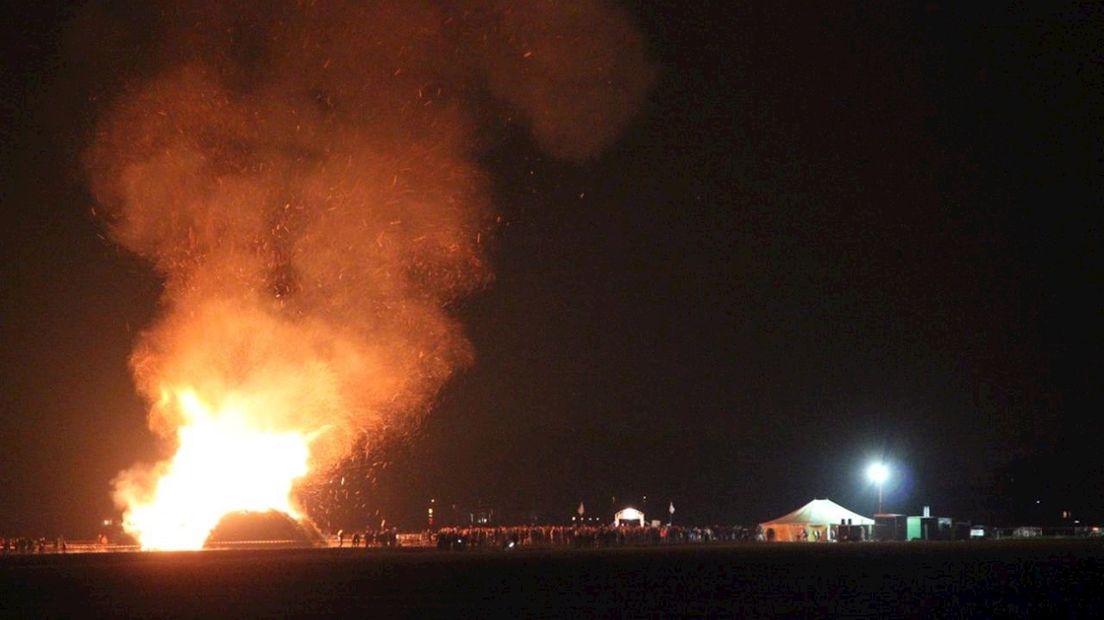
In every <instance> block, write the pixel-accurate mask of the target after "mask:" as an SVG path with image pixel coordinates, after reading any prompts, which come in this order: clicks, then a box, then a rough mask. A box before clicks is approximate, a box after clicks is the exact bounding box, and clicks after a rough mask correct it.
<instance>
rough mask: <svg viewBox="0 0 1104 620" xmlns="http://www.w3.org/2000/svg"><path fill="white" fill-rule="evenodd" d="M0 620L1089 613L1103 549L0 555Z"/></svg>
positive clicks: (981, 545)
mask: <svg viewBox="0 0 1104 620" xmlns="http://www.w3.org/2000/svg"><path fill="white" fill-rule="evenodd" d="M0 584H2V585H0V615H2V616H4V617H36V618H37V617H74V616H79V617H85V616H113V617H119V616H125V617H179V616H186V617H195V616H204V617H210V616H218V617H227V616H230V617H242V616H248V617H254V616H263V617H301V616H307V615H325V616H333V615H339V616H353V615H357V616H370V617H378V618H393V617H418V618H425V617H460V618H471V617H489V616H494V617H639V616H651V617H671V616H724V617H752V616H805V617H808V616H814V617H824V616H831V617H848V616H852V617H853V616H867V617H889V616H895V617H925V618H943V617H1006V616H1035V617H1055V616H1057V617H1093V618H1095V617H1101V615H1102V614H1104V542H1101V541H1096V540H1030V541H1001V542H972V543H926V544H925V543H883V544H852V545H848V544H833V545H826V544H805V545H801V544H790V545H785V544H781V545H766V544H758V545H755V544H748V545H733V546H699V547H668V548H632V549H624V548H623V549H609V550H581V551H580V550H551V551H536V550H515V551H508V552H506V551H503V552H451V553H450V552H440V551H436V550H415V549H410V550H397V551H387V552H384V551H378V550H371V551H366V550H364V549H358V550H354V549H308V550H256V551H254V550H236V551H205V552H195V553H89V554H69V555H27V556H18V555H8V556H3V557H0Z"/></svg>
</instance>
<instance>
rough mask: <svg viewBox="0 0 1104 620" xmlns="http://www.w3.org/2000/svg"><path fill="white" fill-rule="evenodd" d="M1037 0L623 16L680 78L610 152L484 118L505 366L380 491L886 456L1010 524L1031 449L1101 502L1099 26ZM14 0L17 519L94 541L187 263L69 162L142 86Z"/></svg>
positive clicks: (2, 149) (1, 136) (415, 448)
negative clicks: (175, 260)
mask: <svg viewBox="0 0 1104 620" xmlns="http://www.w3.org/2000/svg"><path fill="white" fill-rule="evenodd" d="M1043 4H1044V5H1041V6H1036V7H1029V8H1025V7H1013V8H1001V9H985V10H983V9H980V8H974V7H963V6H958V5H957V4H953V5H952V4H941V3H935V2H926V3H917V4H913V3H894V4H889V3H878V4H877V5H876V6H872V5H869V4H853V5H852V4H846V5H844V4H839V3H833V4H832V5H831V6H826V7H821V8H809V7H807V6H805V3H792V4H787V3H777V2H764V3H751V4H747V5H736V4H735V3H729V2H714V3H702V4H701V6H698V7H692V6H689V5H688V4H687V3H684V2H642V3H640V4H639V5H635V4H633V5H628V7H627V8H628V9H629V11H630V12H631V13H632V14H633V15H634V17H635V19H636V20H637V22H638V25H639V27H640V28H641V30H642V31H643V32H644V33H645V36H646V39H647V41H648V45H649V50H650V53H651V55H652V59H653V60H654V61H655V62H656V63H657V64H658V65H659V66H660V71H661V72H660V77H659V79H658V82H657V84H656V86H655V88H654V90H653V92H652V94H651V96H650V98H649V100H648V103H647V105H646V107H645V109H644V110H643V112H642V114H641V115H640V117H639V118H638V119H637V121H636V123H635V124H634V125H633V126H632V127H630V129H629V130H628V131H627V132H626V133H625V135H623V136H622V139H621V140H620V141H619V142H618V143H617V144H616V145H614V146H613V147H612V148H611V149H610V150H608V151H607V152H606V153H605V154H604V155H603V156H602V157H600V158H599V159H597V160H595V161H592V162H589V163H585V164H581V165H580V164H566V163H562V162H555V161H553V160H550V159H549V158H547V157H544V156H542V155H541V153H540V150H539V149H538V148H537V147H536V146H535V145H533V144H532V143H531V142H530V141H529V139H528V138H527V137H526V136H525V135H523V134H522V132H520V131H517V132H515V131H513V130H511V128H510V127H509V126H507V125H506V124H502V125H501V126H500V127H497V128H492V129H491V131H492V132H493V133H494V134H495V135H496V136H497V139H496V140H494V141H493V142H492V144H493V146H492V147H491V148H490V150H489V151H488V152H487V153H486V154H485V156H484V160H485V163H486V164H487V166H488V168H489V170H490V172H491V174H492V180H493V193H494V196H495V200H496V207H495V208H496V210H497V211H498V212H499V213H501V215H502V216H503V220H504V222H505V223H504V225H503V226H502V227H501V228H500V229H499V231H498V233H497V238H496V239H495V243H494V246H493V248H492V250H491V260H492V264H493V266H494V271H495V274H496V279H495V282H494V284H493V286H491V287H490V288H488V289H487V290H486V291H484V292H482V293H479V294H477V295H475V296H474V297H472V298H469V299H467V300H466V301H464V302H463V303H462V304H461V305H460V306H459V307H457V308H456V312H457V314H458V315H459V316H460V317H461V319H462V320H463V322H464V323H465V324H466V325H467V329H468V333H469V336H470V338H471V339H472V341H473V343H474V345H475V349H476V353H477V361H476V364H475V366H474V367H473V368H471V369H470V370H468V371H466V372H464V373H463V374H462V375H460V376H458V377H457V378H456V379H455V380H453V381H452V382H451V383H450V384H449V385H448V386H447V387H446V388H445V390H444V391H443V393H442V394H441V396H440V398H439V401H438V403H437V405H436V408H435V411H434V413H433V414H432V415H431V416H430V417H429V418H428V421H427V422H426V424H425V426H424V428H423V429H422V430H421V432H420V433H419V434H417V435H416V436H415V437H414V438H413V439H411V440H410V441H409V442H408V443H407V444H406V445H404V446H401V447H397V448H395V449H394V451H393V453H392V454H390V455H388V460H389V461H390V465H389V467H388V468H387V469H386V471H385V472H380V473H379V476H378V477H377V479H378V481H379V482H378V485H377V487H376V488H375V492H377V493H378V496H379V499H378V506H379V507H381V509H382V510H383V511H384V512H386V513H389V514H392V515H393V516H394V518H395V519H403V518H407V519H411V520H412V519H414V518H415V517H416V515H417V514H418V511H419V510H420V509H421V506H423V505H424V502H425V501H426V499H427V498H429V497H437V498H441V500H440V501H444V502H457V503H459V504H462V505H468V504H472V503H475V502H479V501H481V502H485V503H487V504H489V505H492V506H496V507H498V508H499V509H500V510H513V509H517V510H521V509H530V508H532V509H538V510H542V511H544V512H545V513H547V514H556V515H557V516H562V515H559V514H558V513H556V512H555V511H559V512H561V513H563V515H566V514H569V512H570V511H571V510H572V509H573V508H574V506H575V505H576V504H577V502H578V501H579V500H580V499H582V500H586V501H587V505H588V507H592V510H593V511H594V512H595V513H596V514H598V513H601V514H604V511H605V510H606V509H607V508H608V507H609V505H610V498H611V497H617V498H618V500H617V501H618V502H637V503H639V498H640V497H641V496H642V495H647V496H648V498H649V507H652V508H657V507H661V506H662V507H665V506H666V503H667V501H668V500H671V499H673V500H674V502H675V504H676V506H677V507H678V510H679V513H678V516H680V517H684V518H685V519H686V520H688V521H695V520H697V521H706V520H708V521H726V522H756V521H759V520H764V519H766V518H770V517H773V516H777V515H778V514H781V513H783V512H786V511H789V510H791V509H793V508H794V507H796V506H797V505H799V504H801V503H804V502H805V501H807V500H808V499H811V498H812V497H831V498H833V499H835V500H836V501H839V502H841V503H844V504H845V505H848V506H849V507H851V508H853V509H856V510H858V511H860V512H865V513H870V512H873V510H874V507H875V504H876V492H875V491H874V490H873V489H872V488H871V487H870V485H869V484H867V483H866V482H865V481H864V480H863V477H862V468H863V466H864V464H865V463H866V462H867V461H868V460H870V459H871V458H874V457H877V456H880V455H884V456H885V458H886V459H888V460H889V461H890V462H891V463H893V464H894V468H895V477H894V479H893V480H891V482H890V483H888V484H887V487H886V504H887V508H891V509H895V510H900V511H904V512H912V511H915V510H918V509H919V507H920V506H921V505H922V504H931V505H932V506H933V508H934V509H935V511H936V512H937V513H940V514H948V513H949V514H954V515H956V516H962V517H974V518H979V519H986V518H989V517H990V516H992V515H991V512H990V511H991V510H993V506H994V500H993V497H992V496H993V495H995V494H996V493H998V492H1004V491H1006V490H1007V489H1006V488H1005V487H1004V486H1002V484H1003V483H1002V479H1003V478H1008V477H1009V473H1008V472H1010V471H1019V470H1022V469H1024V468H1025V467H1026V468H1028V469H1030V470H1031V471H1032V472H1033V473H1034V474H1035V475H1036V476H1037V477H1038V478H1039V479H1040V480H1044V481H1047V484H1046V486H1047V487H1048V489H1049V490H1048V493H1050V495H1048V496H1047V502H1048V503H1049V502H1054V501H1059V500H1060V501H1064V502H1066V503H1072V504H1073V505H1074V506H1077V509H1078V510H1082V509H1084V510H1092V509H1100V508H1101V506H1100V500H1099V498H1098V497H1096V496H1095V495H1098V494H1094V492H1091V489H1090V490H1085V489H1084V481H1091V480H1094V479H1095V480H1100V479H1101V476H1104V458H1102V457H1101V455H1100V450H1099V445H1100V442H1101V441H1102V440H1104V423H1102V422H1101V419H1100V416H1099V412H1100V411H1101V405H1102V404H1104V403H1102V398H1101V389H1100V381H1099V378H1100V377H1101V376H1104V373H1102V372H1101V370H1102V369H1101V363H1100V355H1099V349H1100V347H1099V343H1100V337H1099V335H1098V334H1100V333H1102V329H1101V327H1102V326H1101V309H1102V307H1101V296H1100V293H1099V291H1100V285H1101V273H1104V272H1102V267H1104V265H1101V257H1100V226H1101V209H1100V207H1101V206H1102V205H1101V199H1100V196H1101V195H1102V190H1104V187H1102V185H1104V183H1102V179H1104V174H1102V172H1104V170H1102V166H1101V157H1102V153H1104V149H1102V146H1104V144H1102V135H1104V134H1102V129H1104V125H1102V123H1101V110H1104V105H1102V104H1104V101H1102V100H1101V99H1102V93H1104V79H1102V77H1104V76H1102V67H1104V64H1102V60H1104V58H1102V50H1101V47H1100V45H1099V43H1098V41H1099V40H1100V37H1099V32H1100V31H1101V28H1102V27H1104V13H1102V11H1101V9H1100V8H1099V7H1087V6H1081V7H1077V8H1075V7H1074V6H1073V5H1066V4H1062V3H1043ZM5 12H6V13H7V14H8V16H9V17H8V19H7V20H6V25H5V26H4V32H3V41H4V43H3V46H4V49H3V55H2V63H3V64H2V71H3V73H2V78H0V79H2V94H0V204H2V205H3V213H4V220H3V226H0V534H3V533H35V534H38V533H43V534H48V533H52V532H55V531H62V532H71V533H74V534H77V533H84V532H87V531H90V530H91V529H93V528H94V527H95V524H96V523H97V522H98V521H99V520H100V519H102V518H104V517H105V516H108V515H110V514H111V513H112V510H113V509H112V506H111V501H110V496H109V492H110V481H111V479H112V478H113V477H114V475H115V474H116V473H117V472H119V471H120V470H121V469H123V468H125V467H127V466H129V465H131V464H132V463H134V462H135V461H137V460H142V459H149V458H152V457H154V456H155V455H156V446H155V444H154V440H153V438H152V436H151V435H150V434H149V432H148V431H147V430H146V427H145V422H144V416H145V408H144V405H143V403H142V401H141V399H140V398H139V397H138V396H137V395H136V394H135V392H134V389H133V386H132V384H131V379H130V376H129V372H128V368H127V357H128V354H129V351H130V348H131V345H132V344H133V341H134V339H135V337H136V335H137V333H138V331H139V330H140V329H141V328H142V327H143V326H146V325H148V324H149V323H150V322H151V321H152V320H153V318H154V317H155V316H156V311H157V297H158V295H159V292H160V283H159V281H158V278H157V277H156V275H155V274H154V273H153V272H152V271H151V270H150V269H149V268H148V267H147V266H146V264H145V263H144V262H143V261H141V260H139V259H137V258H134V257H132V256H130V255H128V254H127V253H126V252H125V251H124V250H121V249H119V248H117V247H116V246H114V245H113V244H112V243H111V242H109V241H108V240H106V236H107V235H106V231H105V230H104V228H103V225H102V223H101V222H98V221H97V220H96V219H95V218H93V217H92V215H91V213H90V207H91V206H92V200H91V198H90V197H89V195H88V191H87V189H86V188H85V186H84V182H83V180H82V179H81V176H80V174H79V170H78V166H77V163H76V156H77V154H78V153H79V152H80V150H81V149H82V148H84V146H85V145H86V144H87V141H88V140H89V135H88V130H89V127H90V123H91V121H92V119H93V118H94V115H95V113H96V111H97V109H98V106H99V105H100V100H99V99H98V97H99V96H100V95H102V92H101V91H102V90H103V89H104V88H105V85H110V84H112V83H114V82H116V81H117V80H118V79H119V76H117V75H108V74H105V75H103V76H80V79H74V78H73V76H72V72H71V64H72V63H71V62H70V60H71V59H67V58H65V55H64V53H63V52H62V51H61V50H62V42H63V40H64V38H65V36H66V35H65V32H66V30H65V28H66V22H67V20H69V19H70V18H71V17H72V15H73V14H74V12H75V9H73V8H72V7H70V6H68V5H67V4H65V3H60V4H59V3H50V2H45V3H27V4H26V5H20V6H17V7H11V8H9V9H8V10H6V11H5ZM1017 468H1019V470H1018V469H1017ZM1089 486H1090V487H1091V486H1092V485H1091V484H1090V485H1089ZM1020 491H1022V489H1020ZM998 503H999V502H998ZM1082 507H1083V508H1082ZM412 515H413V516H412Z"/></svg>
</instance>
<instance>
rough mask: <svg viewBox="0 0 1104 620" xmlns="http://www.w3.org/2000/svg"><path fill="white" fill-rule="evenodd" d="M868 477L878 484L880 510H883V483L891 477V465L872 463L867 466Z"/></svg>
mask: <svg viewBox="0 0 1104 620" xmlns="http://www.w3.org/2000/svg"><path fill="white" fill-rule="evenodd" d="M866 477H867V478H869V479H870V481H871V482H873V483H874V484H876V485H878V512H879V513H881V512H882V485H884V484H885V481H886V478H889V467H886V464H885V463H881V462H878V463H871V464H870V466H869V467H867V468H866Z"/></svg>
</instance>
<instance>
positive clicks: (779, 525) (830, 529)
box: [759, 499, 874, 542]
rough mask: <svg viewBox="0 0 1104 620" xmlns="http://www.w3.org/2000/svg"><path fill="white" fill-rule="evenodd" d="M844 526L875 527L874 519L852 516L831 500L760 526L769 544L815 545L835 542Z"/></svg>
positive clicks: (815, 500)
mask: <svg viewBox="0 0 1104 620" xmlns="http://www.w3.org/2000/svg"><path fill="white" fill-rule="evenodd" d="M840 525H865V526H873V525H874V519H870V518H867V517H864V516H862V515H861V514H859V513H857V512H851V511H850V510H848V509H846V508H844V507H843V506H840V505H839V504H837V503H835V502H833V501H832V500H830V499H814V500H813V501H811V502H809V503H808V504H805V505H804V506H802V507H801V508H798V509H797V510H795V511H793V512H791V513H789V514H784V515H782V516H781V517H778V518H777V519H773V520H771V521H766V522H764V523H760V524H759V527H760V528H762V530H763V537H764V538H765V539H766V540H768V541H786V542H792V541H809V542H814V541H829V540H835V539H836V529H837V527H838V526H840ZM868 533H869V532H868Z"/></svg>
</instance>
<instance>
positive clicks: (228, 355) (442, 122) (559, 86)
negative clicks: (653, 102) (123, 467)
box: [83, 0, 653, 525]
mask: <svg viewBox="0 0 1104 620" xmlns="http://www.w3.org/2000/svg"><path fill="white" fill-rule="evenodd" d="M133 8H134V11H133V15H131V14H130V13H128V12H127V11H117V12H116V13H115V16H114V17H111V16H109V15H106V14H92V13H90V14H89V16H86V17H85V18H84V22H83V26H84V27H92V25H95V26H99V27H101V28H103V30H104V31H105V32H112V33H120V32H121V33H124V35H125V36H122V37H120V36H116V37H115V40H117V41H127V42H131V43H133V42H134V41H139V42H141V45H138V46H137V47H135V46H133V45H132V46H121V47H120V49H119V50H117V51H116V52H114V53H115V57H114V59H112V58H110V56H111V53H108V54H107V56H108V57H109V58H108V61H109V62H112V63H116V62H117V63H119V64H121V65H123V66H128V63H129V66H132V67H133V70H132V74H131V76H130V77H129V78H128V80H129V81H128V82H127V86H126V88H124V89H123V92H122V93H120V94H118V96H117V97H116V98H115V99H114V100H113V101H112V102H110V104H109V105H108V106H107V108H106V109H105V111H104V112H103V114H102V115H101V116H100V119H99V122H98V124H97V127H96V134H95V137H94V140H93V143H92V144H91V146H90V147H89V148H88V150H87V152H86V157H85V161H86V170H87V174H88V178H89V180H90V185H91V188H92V191H93V194H94V196H95V199H96V201H97V202H98V203H99V205H101V208H100V211H101V212H103V213H105V215H104V217H105V218H106V220H107V222H108V224H109V227H110V230H111V232H112V234H113V237H114V239H115V240H116V241H117V242H118V243H119V244H121V245H122V246H124V247H126V248H127V249H129V250H131V251H133V252H135V253H137V254H139V255H141V256H144V257H146V258H148V259H149V260H150V261H152V262H153V264H154V265H155V267H156V269H157V270H158V272H159V273H160V274H161V275H162V276H163V277H164V281H165V289H164V296H163V300H162V303H163V314H162V316H161V318H160V319H159V320H158V321H157V323H156V324H154V325H153V326H152V327H151V328H149V329H148V330H147V331H146V332H144V333H143V334H142V336H141V338H140V339H139V342H138V343H137V346H136V349H135V351H134V354H133V357H132V367H133V370H134V376H135V380H136V383H137V385H138V388H139V389H140V390H141V392H142V393H143V394H144V395H145V396H146V397H147V398H148V399H149V401H150V402H151V404H152V405H153V406H152V408H151V413H150V427H151V429H153V430H154V431H155V432H157V433H158V434H159V435H161V436H164V437H165V438H167V439H169V440H171V443H173V444H174V445H179V444H180V441H181V439H180V437H179V431H180V430H181V428H182V426H184V425H186V424H187V423H188V417H189V416H188V414H187V413H186V411H183V410H182V408H181V407H180V406H179V403H178V402H177V401H179V399H180V395H181V394H189V395H191V396H189V397H190V398H193V399H197V402H202V403H204V406H205V407H208V408H210V410H211V411H214V412H218V411H222V410H233V411H234V412H235V413H234V415H235V416H244V417H245V418H246V419H248V425H247V426H248V428H249V429H251V430H255V431H257V432H266V433H274V434H283V433H288V432H291V433H297V434H299V435H300V436H304V437H306V436H309V437H310V440H309V443H310V461H311V465H312V467H314V468H318V467H325V466H326V465H327V464H332V463H333V462H335V460H337V459H339V458H341V457H342V456H343V455H344V454H346V452H347V451H348V450H349V449H350V446H351V445H352V444H353V442H354V440H355V439H356V438H357V437H360V436H363V435H364V434H365V433H367V434H368V435H369V436H371V435H372V434H373V433H375V432H378V431H379V430H380V429H382V428H385V427H388V428H389V427H396V426H397V427H406V426H408V425H411V424H417V422H418V421H419V420H420V418H421V416H422V415H424V413H425V411H426V410H427V408H428V403H429V401H430V400H431V398H432V397H433V395H434V394H435V393H436V392H437V390H438V389H439V388H440V387H441V385H443V383H444V382H445V381H446V380H447V379H448V378H449V376H450V375H451V374H452V373H453V372H455V371H456V369H458V368H462V367H464V366H465V365H467V364H470V363H471V362H472V359H473V352H472V351H471V348H470V346H469V343H468V341H467V340H466V339H465V337H464V334H463V331H462V329H461V326H460V325H458V324H457V322H456V321H455V320H454V319H453V318H452V317H450V316H449V314H448V313H447V312H446V310H445V308H446V307H447V305H448V304H449V303H450V302H452V301H455V300H456V299H458V298H460V297H462V296H464V295H467V294H469V293H471V292H473V291H475V290H477V289H479V288H480V287H482V286H484V285H485V284H486V283H487V282H488V280H489V278H490V271H489V269H488V266H487V265H486V264H485V262H484V260H483V253H482V250H481V247H480V246H481V242H482V241H483V240H485V239H486V238H487V235H486V233H487V232H488V231H489V228H490V225H491V223H492V222H493V219H494V218H493V214H492V212H491V208H490V205H489V204H488V198H487V191H486V190H487V185H488V182H487V179H486V178H485V176H484V172H483V171H482V170H481V169H480V167H479V166H478V165H477V163H476V156H477V155H478V154H479V147H480V144H479V135H478V134H477V129H478V127H477V122H476V121H477V119H476V117H477V115H476V112H475V111H476V106H477V105H478V106H479V109H486V108H487V107H488V105H487V104H488V103H489V102H490V101H492V100H493V99H494V100H498V102H499V103H498V104H497V105H500V106H504V108H505V109H508V110H510V111H511V112H510V113H511V114H513V115H516V116H517V117H519V118H521V119H523V121H524V122H525V123H526V124H527V126H529V127H530V128H531V130H532V133H533V136H534V139H535V140H536V142H537V143H538V144H540V145H541V147H542V148H543V149H544V150H546V151H547V152H549V153H550V154H552V155H554V156H557V157H561V158H567V159H572V160H585V159H587V158H589V157H592V156H594V155H595V154H597V153H598V152H599V151H600V150H601V149H602V148H604V147H605V146H607V145H608V144H609V143H610V142H612V141H613V139H614V138H615V137H616V135H617V134H618V133H619V132H620V130H621V129H622V128H623V127H624V126H625V125H626V124H627V123H628V122H629V121H630V120H631V117H632V115H633V113H634V112H635V110H637V109H638V108H639V106H640V104H641V103H642V101H643V99H644V97H645V95H646V92H647V90H648V88H649V87H650V85H651V82H652V79H653V71H652V70H651V68H650V67H649V66H648V64H647V63H646V61H645V58H644V49H643V43H642V40H641V37H640V35H639V34H638V33H637V32H636V31H635V29H634V28H633V27H632V25H631V23H630V22H629V20H628V19H627V17H626V16H625V15H624V14H623V13H622V12H621V11H619V10H618V9H616V8H615V7H613V6H611V5H610V4H608V3H605V2H598V1H572V2H563V3H555V2H541V1H534V2H506V1H503V2H493V1H487V2H458V3H453V4H441V3H431V2H424V3H423V2H406V1H403V2H367V3H361V2H355V3H354V2H336V1H335V2H311V1H305V0H304V1H299V2H228V3H211V2H184V3H176V4H172V5H165V6H158V7H156V8H154V9H151V8H150V7H149V6H148V5H147V4H146V3H136V4H135V5H134V7H133ZM149 20H152V21H153V22H154V23H149ZM147 33H148V34H147ZM91 38H95V37H91ZM115 69H116V70H118V68H117V67H115ZM492 98H493V99H492ZM174 395H175V396H174ZM242 403H247V406H242ZM243 412H244V413H243ZM214 415H219V414H217V413H216V414H214ZM280 436H283V435H280ZM225 456H226V455H222V458H224V459H225ZM212 458H214V456H212ZM229 463H230V464H228V465H224V466H223V468H224V469H225V468H232V467H233V464H232V463H233V459H230V461H229ZM169 467H170V465H168V464H167V463H162V464H159V465H157V466H153V467H150V466H145V465H139V466H136V467H135V468H133V469H131V470H128V471H127V472H123V473H122V474H121V475H120V477H119V479H118V480H116V483H115V484H116V499H117V501H118V502H119V503H120V504H121V506H122V507H123V508H126V509H128V510H129V511H130V512H133V509H134V508H135V507H136V506H138V505H140V504H143V503H144V502H149V501H150V498H151V497H152V495H153V494H154V489H155V487H156V484H157V482H156V481H157V480H158V478H160V477H162V476H164V475H165V473H166V471H167V468H169ZM243 467H244V465H243ZM216 475H217V474H216ZM212 525H213V524H212Z"/></svg>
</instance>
